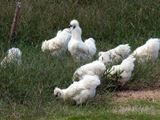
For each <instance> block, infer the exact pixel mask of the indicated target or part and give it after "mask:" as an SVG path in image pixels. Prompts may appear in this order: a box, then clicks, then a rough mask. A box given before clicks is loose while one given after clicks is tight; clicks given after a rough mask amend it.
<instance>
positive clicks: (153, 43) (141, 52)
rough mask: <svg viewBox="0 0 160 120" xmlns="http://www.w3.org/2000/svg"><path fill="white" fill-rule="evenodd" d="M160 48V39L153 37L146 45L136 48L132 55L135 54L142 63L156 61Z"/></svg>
mask: <svg viewBox="0 0 160 120" xmlns="http://www.w3.org/2000/svg"><path fill="white" fill-rule="evenodd" d="M159 49H160V39H158V38H151V39H149V40H148V41H147V42H146V43H145V44H144V45H142V46H140V47H138V48H137V49H136V50H134V51H133V53H132V55H133V56H135V57H136V58H137V59H138V61H139V62H140V63H144V62H146V61H152V62H154V61H155V60H156V59H157V58H158V53H159Z"/></svg>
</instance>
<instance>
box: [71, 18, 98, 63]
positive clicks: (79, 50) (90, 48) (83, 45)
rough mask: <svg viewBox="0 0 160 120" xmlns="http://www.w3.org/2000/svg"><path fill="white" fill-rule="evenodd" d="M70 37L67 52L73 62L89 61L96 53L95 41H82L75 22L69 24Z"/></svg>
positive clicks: (91, 39)
mask: <svg viewBox="0 0 160 120" xmlns="http://www.w3.org/2000/svg"><path fill="white" fill-rule="evenodd" d="M70 25H71V33H72V37H71V40H70V41H69V43H68V50H69V52H70V53H71V55H72V57H73V59H74V60H75V61H83V60H87V59H91V58H92V57H93V56H94V55H95V53H96V45H95V40H94V39H93V38H89V39H87V40H86V41H85V42H83V41H82V38H81V35H82V30H81V28H80V26H79V23H78V21H77V20H72V21H71V22H70Z"/></svg>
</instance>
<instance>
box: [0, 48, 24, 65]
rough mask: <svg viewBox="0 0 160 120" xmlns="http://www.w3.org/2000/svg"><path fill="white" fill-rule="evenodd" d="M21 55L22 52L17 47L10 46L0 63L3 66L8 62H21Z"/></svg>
mask: <svg viewBox="0 0 160 120" xmlns="http://www.w3.org/2000/svg"><path fill="white" fill-rule="evenodd" d="M21 56H22V52H21V51H20V49H19V48H11V49H9V50H8V52H7V56H6V57H5V58H4V59H3V60H2V62H1V65H2V66H4V67H5V66H6V65H7V64H10V63H15V64H18V65H20V64H21V63H22V60H21Z"/></svg>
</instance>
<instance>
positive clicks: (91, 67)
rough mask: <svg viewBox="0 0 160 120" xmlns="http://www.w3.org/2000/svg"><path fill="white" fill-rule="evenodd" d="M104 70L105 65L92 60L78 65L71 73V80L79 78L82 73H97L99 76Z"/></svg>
mask: <svg viewBox="0 0 160 120" xmlns="http://www.w3.org/2000/svg"><path fill="white" fill-rule="evenodd" d="M105 70H106V66H105V65H104V63H103V62H101V61H98V60H96V61H93V62H91V63H88V64H85V65H83V66H81V67H79V68H78V69H77V70H76V71H75V72H74V74H73V81H77V80H81V79H82V77H83V76H84V75H97V76H99V77H101V76H102V75H103V73H104V71H105Z"/></svg>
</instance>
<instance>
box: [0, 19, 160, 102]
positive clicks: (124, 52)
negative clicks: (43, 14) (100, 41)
mask: <svg viewBox="0 0 160 120" xmlns="http://www.w3.org/2000/svg"><path fill="white" fill-rule="evenodd" d="M81 35H82V30H81V28H80V26H79V22H78V21H77V20H72V21H71V22H70V28H66V29H64V30H62V31H58V32H57V35H56V37H54V38H52V39H50V40H45V41H44V42H43V43H42V46H41V49H42V51H43V52H47V53H50V54H51V55H54V56H55V55H56V56H59V55H60V54H62V53H64V52H65V51H67V50H68V51H69V52H70V54H71V56H72V57H73V59H74V61H76V62H81V61H87V60H91V59H92V57H93V56H94V55H95V54H96V44H95V40H94V39H93V38H89V39H87V40H85V41H83V40H82V38H81ZM159 49H160V39H158V38H151V39H149V40H148V41H147V42H146V43H145V44H144V45H142V46H140V47H138V48H137V49H136V50H134V51H133V52H132V53H131V48H130V46H129V45H128V44H122V45H119V46H117V47H116V48H114V49H111V50H109V51H104V52H99V53H98V56H99V58H98V59H97V60H95V61H93V62H91V63H88V64H85V65H83V66H81V67H79V68H78V69H77V70H76V71H75V72H74V74H73V78H72V80H73V83H72V84H71V85H70V86H69V87H68V88H66V89H60V88H58V87H56V88H55V89H54V95H55V96H57V97H59V98H62V99H63V100H64V101H65V100H73V101H75V102H76V104H82V103H84V102H86V101H87V100H88V99H90V98H93V97H94V96H95V94H96V88H97V86H98V85H100V84H101V81H100V79H101V77H102V76H103V74H104V72H105V71H107V72H109V74H110V75H115V74H116V73H118V72H120V77H121V79H120V84H121V85H122V86H123V85H124V84H125V83H126V82H127V81H128V80H130V78H131V75H132V72H133V70H134V66H135V64H134V62H135V60H137V62H139V63H145V62H146V61H152V62H154V61H155V60H156V59H157V58H158V53H159ZM21 55H22V53H21V51H20V49H18V48H11V49H9V50H8V55H7V56H6V57H5V58H4V59H3V60H2V62H1V66H4V67H5V66H6V64H9V63H12V62H14V63H17V64H18V65H19V64H21V63H22V62H21ZM115 61H122V62H121V64H119V65H113V66H112V67H111V69H107V68H106V66H107V65H108V64H111V63H112V64H113V63H114V62H115Z"/></svg>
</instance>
